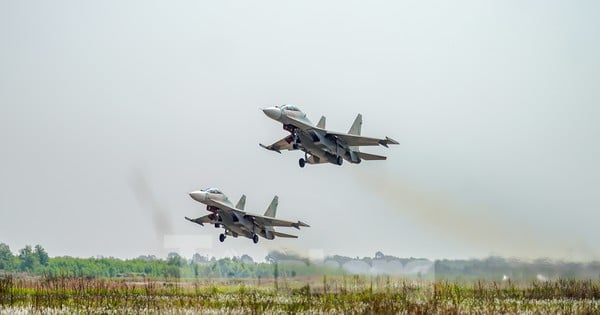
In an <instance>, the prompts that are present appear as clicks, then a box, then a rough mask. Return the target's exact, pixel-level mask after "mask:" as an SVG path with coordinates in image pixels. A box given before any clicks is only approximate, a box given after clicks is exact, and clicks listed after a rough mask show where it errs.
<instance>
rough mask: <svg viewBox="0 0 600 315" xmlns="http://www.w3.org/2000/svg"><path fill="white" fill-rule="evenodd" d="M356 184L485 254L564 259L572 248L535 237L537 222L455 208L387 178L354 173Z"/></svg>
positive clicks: (447, 201) (425, 225)
mask: <svg viewBox="0 0 600 315" xmlns="http://www.w3.org/2000/svg"><path fill="white" fill-rule="evenodd" d="M353 175H354V176H356V177H357V179H358V181H359V182H361V183H363V184H364V185H365V186H366V187H367V188H368V189H370V190H372V191H373V192H375V193H376V194H378V195H379V196H380V197H382V198H383V199H384V200H385V201H386V202H387V203H388V204H389V205H391V206H392V207H394V208H395V209H397V210H400V211H402V214H403V215H407V216H409V217H412V218H413V220H414V221H415V222H416V223H419V224H421V225H422V226H423V228H424V229H429V230H430V231H432V232H436V233H440V234H443V235H445V236H448V237H449V238H452V239H456V240H459V241H462V242H464V243H466V244H468V245H469V246H474V247H475V248H476V249H478V250H483V251H484V252H485V254H489V253H490V252H491V253H494V254H502V255H507V256H517V257H521V258H538V257H553V258H565V256H567V257H568V256H570V255H572V254H573V246H567V244H566V243H565V240H561V239H556V237H553V236H550V237H548V236H544V238H543V239H541V238H540V235H537V234H536V231H535V225H536V223H537V222H530V224H529V226H527V225H525V224H526V222H519V221H518V220H510V219H509V218H507V217H499V216H498V215H499V214H500V213H502V212H500V211H497V210H496V209H490V208H488V207H486V206H483V205H467V204H459V203H457V202H454V201H452V200H450V199H448V198H442V197H440V196H439V195H436V194H434V193H428V192H425V191H422V190H418V189H417V188H415V187H413V186H412V185H409V184H408V183H406V182H403V181H402V180H401V179H399V178H397V177H392V176H391V175H388V174H375V173H368V172H365V171H361V170H359V169H356V172H354V173H353Z"/></svg>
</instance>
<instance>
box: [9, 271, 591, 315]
mask: <svg viewBox="0 0 600 315" xmlns="http://www.w3.org/2000/svg"><path fill="white" fill-rule="evenodd" d="M271 280H272V279H271ZM321 280H322V281H321ZM2 312H6V313H17V312H21V313H25V312H35V313H38V312H39V313H52V314H71V313H119V314H125V313H156V314H164V313H171V314H178V313H252V314H262V313H299V312H306V313H328V314H338V313H339V314H346V313H369V314H396V313H419V314H429V313H438V314H457V313H533V314H547V313H588V314H597V313H598V312H600V281H591V280H588V281H581V280H560V281H548V282H532V283H529V284H527V285H523V284H515V283H511V282H505V283H498V282H481V281H477V282H470V283H458V282H448V281H434V282H429V281H414V280H405V279H392V278H389V277H361V276H335V277H326V276H323V277H322V279H320V278H315V277H313V278H306V279H304V280H303V281H301V282H286V283H285V284H281V285H279V286H278V287H277V288H276V287H275V286H273V281H265V282H262V283H260V282H250V281H246V282H243V281H234V280H218V281H200V280H190V281H180V280H162V281H155V280H150V279H147V278H145V279H136V278H128V279H91V278H81V277H76V278H71V277H49V276H46V277H37V278H13V277H12V276H6V277H4V278H2V279H0V313H2Z"/></svg>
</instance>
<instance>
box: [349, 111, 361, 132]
mask: <svg viewBox="0 0 600 315" xmlns="http://www.w3.org/2000/svg"><path fill="white" fill-rule="evenodd" d="M361 127H362V115H361V114H358V116H356V119H354V123H353V124H352V127H350V130H348V133H349V134H351V135H357V136H359V135H360V129H361Z"/></svg>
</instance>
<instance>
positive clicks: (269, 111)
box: [262, 107, 281, 120]
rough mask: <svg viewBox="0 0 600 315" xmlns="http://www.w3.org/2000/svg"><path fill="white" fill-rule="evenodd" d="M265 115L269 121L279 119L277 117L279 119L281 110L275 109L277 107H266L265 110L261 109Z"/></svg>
mask: <svg viewBox="0 0 600 315" xmlns="http://www.w3.org/2000/svg"><path fill="white" fill-rule="evenodd" d="M262 111H263V112H264V113H265V115H267V116H268V117H269V118H271V119H275V120H277V119H279V117H281V109H279V108H277V107H267V108H263V110H262Z"/></svg>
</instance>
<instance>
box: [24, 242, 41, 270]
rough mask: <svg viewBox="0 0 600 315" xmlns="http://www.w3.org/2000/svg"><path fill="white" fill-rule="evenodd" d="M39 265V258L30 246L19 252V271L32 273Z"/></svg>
mask: <svg viewBox="0 0 600 315" xmlns="http://www.w3.org/2000/svg"><path fill="white" fill-rule="evenodd" d="M38 264H39V261H38V259H37V256H36V255H35V254H34V253H33V249H31V246H30V245H27V246H25V247H24V248H22V249H21V250H20V251H19V270H21V271H28V272H31V271H33V270H34V269H35V267H36V266H37V265H38Z"/></svg>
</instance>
